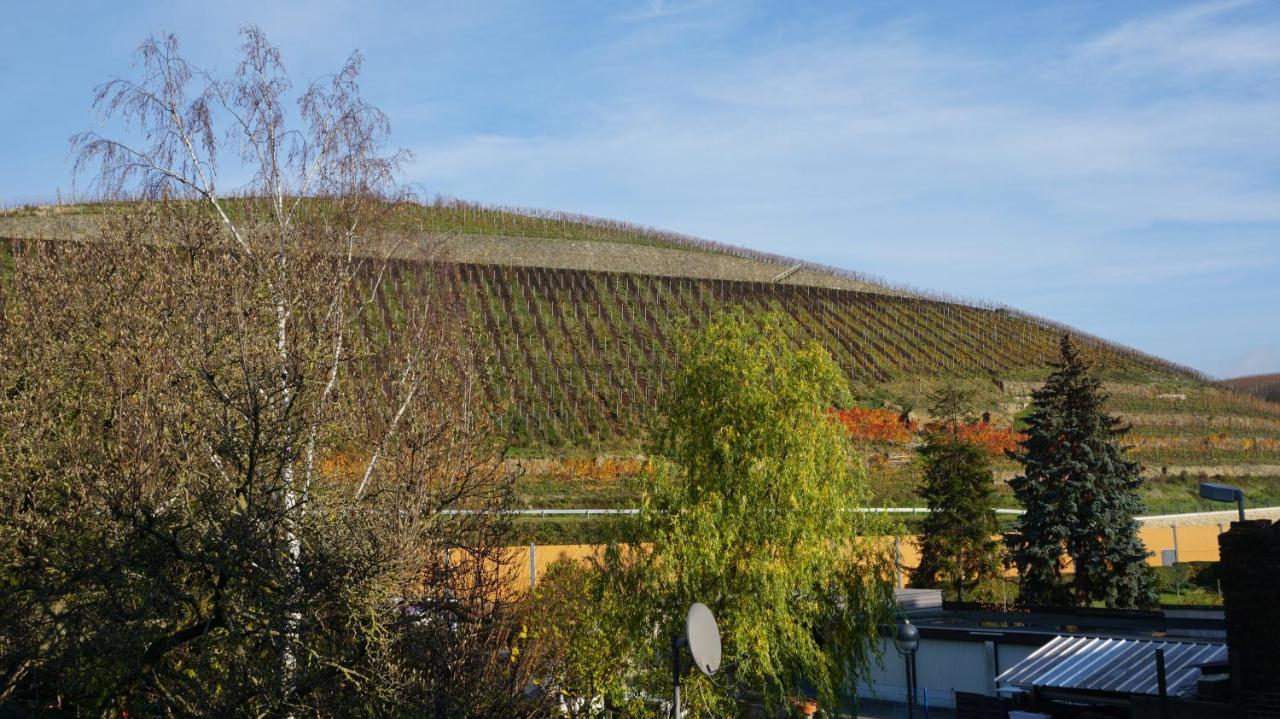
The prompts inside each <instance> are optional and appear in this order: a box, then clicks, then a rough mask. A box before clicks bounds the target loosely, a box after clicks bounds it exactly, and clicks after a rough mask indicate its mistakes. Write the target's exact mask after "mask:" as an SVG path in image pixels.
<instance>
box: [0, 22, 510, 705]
mask: <svg viewBox="0 0 1280 719" xmlns="http://www.w3.org/2000/svg"><path fill="white" fill-rule="evenodd" d="M242 38H243V44H242V46H241V57H242V60H241V62H240V64H239V66H238V67H237V69H236V70H235V72H234V74H233V75H232V76H230V77H229V78H223V79H220V78H216V77H214V76H213V75H212V74H210V73H208V72H206V71H204V70H201V69H200V68H198V67H197V66H195V65H193V64H191V63H190V62H188V61H187V60H186V59H185V58H184V57H183V56H182V54H181V52H180V49H179V46H178V43H177V41H176V40H175V39H174V38H173V37H164V38H153V39H150V40H148V41H146V42H145V43H143V45H142V46H141V47H140V49H139V51H138V58H137V59H138V63H137V65H138V68H139V77H138V78H137V79H131V80H126V79H117V80H113V81H111V82H108V83H106V84H104V85H103V86H101V87H100V88H99V89H98V90H97V93H96V95H95V106H96V107H97V108H99V109H100V110H101V111H102V112H103V113H104V114H105V115H107V116H108V117H111V118H115V119H118V120H122V121H123V122H124V125H125V126H126V127H127V128H128V130H129V131H130V132H129V133H128V134H127V137H123V138H117V137H108V136H104V135H99V134H96V133H85V134H82V135H78V136H77V137H75V138H74V139H73V147H74V148H75V149H76V151H77V169H78V170H80V171H86V172H89V171H91V172H92V173H93V177H94V181H95V184H96V187H97V189H98V191H99V192H100V193H102V194H103V195H104V196H106V197H108V198H111V199H113V200H118V202H114V203H111V204H109V205H108V207H107V209H106V210H105V212H104V217H105V219H104V221H103V222H102V224H101V227H100V228H99V230H98V232H97V236H96V237H92V238H89V239H88V240H86V241H82V242H77V243H36V242H31V243H20V244H19V245H17V246H16V247H14V248H13V250H12V257H13V272H12V275H11V276H10V277H8V278H7V279H6V280H5V282H4V284H3V289H2V292H3V294H0V301H2V302H3V305H2V306H3V322H4V324H3V326H2V327H0V396H2V397H3V400H2V401H3V404H2V405H0V424H2V425H3V427H2V428H0V444H3V446H5V447H6V452H5V453H4V456H3V458H0V479H3V485H2V488H0V493H2V497H0V499H2V500H3V504H2V506H3V511H4V512H5V517H4V523H3V528H4V529H3V533H2V534H0V542H2V544H0V548H2V549H3V550H4V557H5V564H4V568H3V572H4V579H5V581H6V583H7V586H9V587H11V589H12V591H11V592H9V596H10V599H11V601H10V602H8V603H7V604H6V606H5V607H3V609H0V619H3V621H2V622H0V630H2V634H0V652H2V655H0V658H2V659H3V662H4V663H3V667H0V670H2V671H3V674H0V702H2V701H16V702H20V703H29V704H30V705H32V706H36V705H39V706H50V705H62V706H64V707H67V708H72V709H74V710H75V711H78V712H81V713H88V714H107V715H111V714H117V713H118V714H123V713H125V712H128V713H129V714H132V715H135V716H136V715H152V714H172V715H208V714H211V713H212V714H227V715H232V714H252V715H255V716H258V715H262V714H278V715H304V714H305V715H338V714H348V713H353V712H354V713H371V714H379V713H402V712H405V711H410V712H413V711H419V712H430V713H437V714H439V715H450V716H464V715H471V714H484V713H486V712H491V713H494V714H499V715H511V714H518V713H519V712H520V711H522V710H523V709H521V707H524V706H525V705H524V704H523V703H522V700H521V699H520V698H519V697H520V690H521V689H522V688H523V686H524V680H525V679H527V677H522V676H520V674H519V672H520V667H519V665H518V663H511V662H503V661H499V657H500V656H503V655H504V652H506V651H507V650H508V649H509V647H508V643H509V642H510V641H513V639H512V638H511V636H509V629H510V627H509V626H508V625H507V624H506V623H505V621H504V614H503V612H504V607H505V606H506V603H507V602H506V596H505V593H504V587H505V586H506V584H505V583H504V578H503V575H502V573H503V571H504V569H503V568H504V567H505V565H506V561H507V557H506V550H504V549H503V548H502V546H503V544H504V542H503V536H502V533H503V531H504V529H505V526H506V519H505V515H504V514H503V510H504V508H505V507H506V506H507V504H508V503H509V501H510V495H511V480H512V478H511V477H510V476H509V475H508V474H507V473H506V472H504V471H503V469H502V467H501V465H500V463H499V461H498V457H499V456H500V451H501V448H500V447H496V446H494V444H493V442H492V441H491V437H492V436H493V433H492V432H490V428H489V426H488V418H489V417H490V416H491V413H490V412H489V411H488V408H486V407H484V406H483V404H482V399H481V396H480V393H479V391H478V390H479V384H478V382H477V377H476V368H477V367H478V366H479V365H480V364H482V362H481V359H482V358H477V357H473V356H471V355H469V354H468V350H467V349H466V348H467V346H468V343H467V342H465V341H464V339H465V338H463V337H461V336H460V335H459V329H458V328H459V327H460V326H461V323H460V322H458V319H459V312H460V311H461V308H460V307H459V306H458V303H457V300H456V298H454V297H453V296H451V294H450V292H449V291H448V286H449V283H448V282H447V281H446V280H447V271H448V270H447V269H446V268H444V267H443V266H440V265H438V264H436V263H433V262H431V260H430V248H429V247H425V246H420V245H418V244H415V243H414V242H412V241H410V240H407V239H405V238H403V237H397V236H395V235H393V234H391V233H390V232H388V231H387V228H388V227H392V226H394V225H395V223H396V222H397V221H398V220H397V217H398V215H397V213H400V212H403V211H404V210H403V208H404V205H403V203H404V201H405V200H406V199H407V196H406V195H405V193H403V192H402V191H401V190H400V189H399V187H398V185H397V184H396V177H397V173H398V170H399V168H400V166H401V164H402V163H403V162H404V161H405V159H406V158H407V155H406V154H405V153H403V152H388V151H387V150H386V149H385V146H386V142H387V140H388V137H389V131H390V124H389V122H388V119H387V117H386V116H385V115H384V114H383V113H382V112H381V111H379V110H378V109H377V108H375V107H373V106H372V105H370V104H369V103H367V102H366V101H365V100H364V99H363V98H362V96H361V94H360V91H359V85H358V79H359V74H360V69H361V58H360V56H359V55H358V54H353V55H352V56H351V57H350V58H348V60H347V61H346V63H345V64H344V65H343V66H342V68H341V69H340V70H339V71H338V72H337V73H336V74H334V75H332V76H329V77H326V78H323V79H321V80H318V81H316V82H313V83H311V84H309V85H307V86H306V87H305V88H303V89H302V90H301V92H299V93H297V95H296V101H292V102H291V101H290V99H289V98H290V97H292V96H293V92H292V86H291V84H290V82H289V80H288V78H287V75H286V73H285V70H284V65H283V62H282V58H281V55H280V52H279V51H278V49H276V48H275V47H274V46H272V45H271V44H270V43H268V42H267V40H266V38H265V37H264V36H263V34H262V32H261V31H259V30H258V29H256V28H252V27H250V28H246V29H245V30H244V31H243V32H242ZM224 168H234V169H232V170H224ZM221 172H247V174H248V175H249V176H250V177H251V180H250V181H249V182H248V184H247V185H242V186H239V187H236V188H235V189H234V191H228V190H227V189H226V188H224V187H223V186H221V185H220V184H219V182H220V177H221V174H220V173H221ZM396 258H416V259H412V260H407V259H396ZM458 510H461V511H458Z"/></svg>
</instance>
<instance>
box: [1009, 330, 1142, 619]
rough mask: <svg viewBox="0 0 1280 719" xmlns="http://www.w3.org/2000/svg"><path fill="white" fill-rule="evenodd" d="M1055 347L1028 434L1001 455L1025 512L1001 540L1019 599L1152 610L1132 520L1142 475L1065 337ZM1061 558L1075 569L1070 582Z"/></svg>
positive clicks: (1034, 402) (1085, 365)
mask: <svg viewBox="0 0 1280 719" xmlns="http://www.w3.org/2000/svg"><path fill="white" fill-rule="evenodd" d="M1060 351H1061V357H1060V359H1059V361H1058V362H1057V363H1055V364H1054V372H1053V373H1052V374H1051V375H1050V376H1049V380H1048V382H1046V383H1045V385H1044V387H1042V388H1040V389H1038V390H1036V391H1035V393H1034V394H1033V395H1032V402H1031V413H1030V414H1029V415H1028V417H1027V419H1026V423H1027V438H1026V439H1025V440H1023V441H1022V442H1020V443H1019V444H1020V446H1021V449H1020V450H1019V451H1017V452H1013V453H1011V455H1010V456H1012V457H1013V459H1015V460H1017V462H1018V463H1019V464H1021V465H1022V470H1023V471H1022V474H1021V475H1020V476H1018V477H1015V478H1013V479H1012V480H1010V481H1009V486H1010V487H1011V488H1012V489H1013V492H1014V495H1015V496H1016V497H1017V498H1018V501H1019V502H1021V503H1022V505H1023V507H1025V508H1026V510H1027V511H1026V513H1025V514H1024V515H1022V516H1021V517H1020V518H1019V520H1018V522H1017V525H1016V526H1015V528H1014V530H1013V531H1012V532H1010V533H1009V534H1008V535H1007V536H1006V538H1005V541H1006V544H1007V545H1008V548H1009V552H1010V560H1011V561H1012V563H1013V564H1014V565H1015V566H1017V568H1018V575H1019V583H1020V598H1021V601H1022V602H1024V603H1027V604H1074V605H1077V606H1083V605H1086V604H1088V603H1090V602H1093V601H1103V602H1105V603H1106V605H1107V606H1109V607H1147V606H1153V605H1154V604H1155V603H1156V601H1157V595H1156V592H1155V589H1154V578H1153V576H1152V572H1151V570H1150V568H1149V567H1148V566H1147V564H1146V558H1147V551H1146V548H1145V547H1144V546H1143V544H1142V542H1141V540H1140V539H1139V538H1138V523H1137V520H1135V519H1134V517H1135V516H1136V515H1137V514H1138V513H1139V512H1140V511H1141V509H1142V504H1141V501H1140V500H1139V499H1138V493H1137V491H1138V488H1139V487H1140V486H1141V484H1142V477H1141V474H1140V468H1139V466H1138V464H1137V463H1136V462H1132V461H1130V460H1128V459H1126V458H1125V456H1124V448H1122V447H1121V446H1120V444H1119V439H1120V438H1121V437H1123V436H1124V434H1125V433H1126V432H1128V430H1129V427H1128V426H1126V425H1124V424H1122V423H1121V421H1120V420H1119V419H1117V418H1116V417H1113V416H1111V415H1109V414H1107V413H1106V412H1105V411H1103V408H1102V407H1103V403H1104V402H1105V401H1106V395H1105V393H1103V391H1102V383H1101V381H1100V380H1098V379H1097V378H1096V377H1094V376H1093V375H1092V374H1091V373H1090V371H1089V370H1090V367H1089V364H1088V363H1087V362H1085V360H1084V359H1083V358H1082V357H1081V356H1080V354H1079V352H1078V351H1077V350H1076V348H1075V345H1074V344H1073V343H1072V342H1071V338H1070V337H1069V336H1065V335H1064V336H1063V338H1062V342H1061V350H1060ZM1066 558H1069V559H1070V561H1071V562H1072V564H1073V565H1074V576H1073V578H1072V580H1071V583H1070V585H1069V586H1068V585H1065V584H1064V583H1063V573H1064V571H1065V569H1066V562H1065V559H1066Z"/></svg>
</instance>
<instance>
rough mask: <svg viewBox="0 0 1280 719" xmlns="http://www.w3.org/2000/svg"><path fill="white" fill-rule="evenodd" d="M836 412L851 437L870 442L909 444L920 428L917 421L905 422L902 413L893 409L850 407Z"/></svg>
mask: <svg viewBox="0 0 1280 719" xmlns="http://www.w3.org/2000/svg"><path fill="white" fill-rule="evenodd" d="M834 414H835V416H836V419H838V420H840V424H842V425H844V429H845V431H846V432H848V433H849V436H850V437H852V438H854V439H856V440H863V441H868V442H892V443H894V444H907V443H909V442H910V441H911V438H912V437H913V436H915V433H916V430H917V429H918V428H919V427H918V425H917V423H916V422H913V421H911V420H907V421H905V422H904V421H903V420H902V418H901V415H900V414H899V413H898V412H896V411H894V410H891V409H869V408H867V407H850V408H848V409H839V410H834Z"/></svg>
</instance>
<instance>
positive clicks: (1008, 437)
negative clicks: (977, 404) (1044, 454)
mask: <svg viewBox="0 0 1280 719" xmlns="http://www.w3.org/2000/svg"><path fill="white" fill-rule="evenodd" d="M928 429H929V430H930V431H935V432H949V431H951V430H950V429H949V428H947V427H945V426H943V425H941V424H933V425H930V426H929V427H928ZM958 434H959V435H960V437H961V438H962V439H964V440H965V441H967V442H972V443H974V444H976V445H978V446H979V447H982V448H983V449H985V450H986V451H987V453H988V454H990V455H992V456H993V457H1003V456H1004V453H1005V452H1006V451H1009V452H1013V451H1015V450H1017V449H1018V442H1020V441H1022V439H1023V438H1025V437H1026V435H1025V434H1023V433H1022V432H1015V431H1013V428H1012V427H999V426H996V425H994V424H991V423H990V422H966V423H962V424H961V425H960V426H959V432H958Z"/></svg>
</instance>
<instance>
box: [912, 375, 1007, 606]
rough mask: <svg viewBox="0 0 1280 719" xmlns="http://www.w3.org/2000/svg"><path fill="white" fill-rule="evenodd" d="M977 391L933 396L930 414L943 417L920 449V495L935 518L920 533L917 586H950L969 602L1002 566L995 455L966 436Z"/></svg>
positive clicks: (949, 386)
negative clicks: (993, 471) (995, 507)
mask: <svg viewBox="0 0 1280 719" xmlns="http://www.w3.org/2000/svg"><path fill="white" fill-rule="evenodd" d="M972 396H973V393H972V392H970V391H967V390H966V389H965V388H963V387H961V386H959V385H957V384H955V383H950V382H948V383H946V384H944V385H943V386H942V387H941V388H940V389H939V390H938V391H937V392H935V393H934V394H932V395H930V397H929V400H930V412H931V413H932V414H933V416H934V417H935V418H937V419H938V422H937V423H936V425H935V426H934V427H933V428H931V429H930V430H929V431H927V433H926V435H925V441H924V444H923V445H921V447H920V449H919V450H917V451H918V452H919V454H920V458H921V460H922V461H923V463H924V481H923V483H922V484H921V487H920V496H921V497H923V498H924V500H925V501H926V502H927V503H928V506H929V516H928V517H926V518H925V520H924V522H923V523H922V525H921V531H920V565H919V566H918V567H917V568H916V569H915V571H914V572H912V575H911V586H913V587H936V586H939V585H945V586H950V587H952V588H954V589H955V593H956V598H957V599H958V600H960V601H963V600H964V596H965V591H966V590H972V589H973V588H974V587H975V586H977V584H978V583H979V582H980V581H982V580H983V579H986V578H988V577H992V576H995V574H996V573H997V572H998V571H999V568H1000V553H999V548H1000V543H999V541H997V540H995V539H993V537H994V536H995V534H996V532H997V530H998V525H997V524H996V515H995V512H994V511H993V510H992V509H991V503H992V494H993V492H994V488H993V486H992V476H991V459H990V457H988V455H987V452H986V450H985V449H983V448H982V447H980V446H978V445H977V444H975V443H973V442H971V441H969V440H967V439H965V437H964V436H963V435H961V433H960V427H961V425H962V424H963V423H964V422H965V420H966V419H967V417H966V415H967V414H968V413H969V412H970V410H971V408H972Z"/></svg>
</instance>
